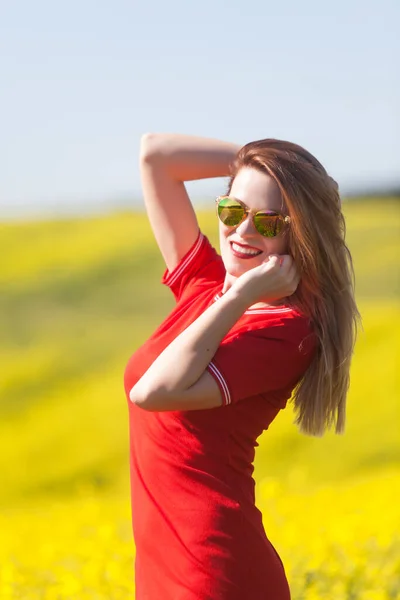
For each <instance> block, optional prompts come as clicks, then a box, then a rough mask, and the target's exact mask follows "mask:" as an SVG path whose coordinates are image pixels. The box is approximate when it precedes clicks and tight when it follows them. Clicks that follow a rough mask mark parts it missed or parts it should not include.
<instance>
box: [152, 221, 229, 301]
mask: <svg viewBox="0 0 400 600" xmlns="http://www.w3.org/2000/svg"><path fill="white" fill-rule="evenodd" d="M224 277H225V267H224V264H223V261H222V258H221V256H220V255H219V254H218V253H217V251H216V250H215V248H214V247H213V246H212V245H211V243H210V241H209V239H208V237H207V236H206V235H204V233H202V232H201V231H200V230H199V235H198V237H197V239H196V241H195V243H194V244H193V246H192V247H191V248H190V250H189V251H188V252H187V253H186V254H185V256H184V257H183V258H182V259H181V260H180V262H179V263H178V264H177V265H176V267H175V268H174V269H173V271H168V269H166V270H165V271H164V274H163V276H162V278H161V283H162V284H164V285H166V286H168V287H169V288H170V290H171V291H172V293H173V294H174V296H175V299H176V301H177V302H178V301H179V300H180V298H181V296H182V294H183V293H184V292H185V291H186V290H187V289H188V287H192V286H194V285H196V284H201V283H209V282H218V281H221V280H223V279H224Z"/></svg>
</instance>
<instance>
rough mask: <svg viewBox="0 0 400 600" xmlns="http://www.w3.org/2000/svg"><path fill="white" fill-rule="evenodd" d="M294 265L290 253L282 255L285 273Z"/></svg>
mask: <svg viewBox="0 0 400 600" xmlns="http://www.w3.org/2000/svg"><path fill="white" fill-rule="evenodd" d="M292 265H293V259H292V257H291V256H290V255H289V254H283V255H282V256H281V257H280V266H281V269H282V270H283V271H284V273H288V272H289V270H290V268H291V267H292Z"/></svg>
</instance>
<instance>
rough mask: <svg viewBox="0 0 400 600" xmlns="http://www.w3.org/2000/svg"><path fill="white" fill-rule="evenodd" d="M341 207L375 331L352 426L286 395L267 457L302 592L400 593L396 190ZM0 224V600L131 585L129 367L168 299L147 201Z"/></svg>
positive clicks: (284, 541) (366, 340)
mask: <svg viewBox="0 0 400 600" xmlns="http://www.w3.org/2000/svg"><path fill="white" fill-rule="evenodd" d="M378 210H379V214H380V215H384V216H385V219H382V218H379V219H378V217H377V214H378ZM344 211H345V214H346V219H347V227H348V245H349V247H350V250H351V251H352V254H353V258H354V265H355V270H356V278H357V286H356V292H357V299H358V303H359V308H360V311H361V314H362V317H363V327H364V330H363V331H362V332H360V336H359V339H358V342H357V346H356V351H355V356H354V361H353V367H352V379H351V388H350V393H349V396H348V410H347V425H346V432H345V434H344V435H342V436H340V435H335V434H334V433H333V432H328V433H327V434H326V435H325V436H324V437H323V438H313V437H310V436H304V435H301V434H299V432H298V430H297V428H296V426H295V425H293V420H294V415H293V413H292V409H291V407H290V405H288V408H287V409H286V410H285V411H283V412H282V413H281V414H280V415H278V417H277V419H276V421H275V422H274V423H273V424H272V426H271V428H270V430H269V431H268V432H266V433H265V434H264V435H263V436H262V437H261V438H260V440H259V442H260V447H259V448H258V454H257V457H256V465H255V475H256V480H257V502H258V505H259V507H260V509H261V510H262V512H263V516H264V524H265V528H266V531H267V535H268V536H269V538H270V539H271V541H272V542H273V544H274V546H275V547H276V548H277V550H278V551H279V553H280V555H281V557H282V560H283V562H284V564H285V568H286V572H287V575H288V579H289V582H290V585H291V590H292V597H293V600H319V599H333V600H358V599H362V600H389V599H390V600H394V599H400V532H399V523H400V509H399V508H398V507H397V506H396V503H397V505H398V498H399V495H400V462H399V458H400V408H399V384H400V381H399V372H400V369H399V364H400V363H399V358H400V357H399V339H400V281H399V268H398V259H399V256H400V202H399V200H396V199H392V200H391V199H379V198H377V199H375V200H374V201H372V200H359V201H352V202H351V203H345V205H344ZM198 216H199V222H200V226H201V228H202V230H203V231H204V232H205V233H206V234H207V235H208V236H209V237H210V239H211V241H212V242H213V243H214V245H216V246H217V247H218V238H217V223H216V222H215V220H214V216H213V214H212V213H205V212H201V213H199V215H198ZM0 233H1V235H0V251H1V256H2V269H1V271H0V357H1V363H2V368H1V378H0V415H1V420H0V440H1V442H0V444H1V453H0V470H1V474H2V477H1V487H0V504H1V507H2V510H1V515H0V528H1V529H0V530H1V537H2V543H1V544H0V598H1V599H2V600H3V599H4V600H7V599H14V598H22V599H23V600H36V599H37V600H39V599H40V600H42V599H45V600H64V599H71V598H77V599H78V600H80V599H82V600H84V599H96V600H103V599H104V600H119V599H126V598H133V594H134V584H133V557H134V552H135V549H134V545H133V538H132V533H131V526H130V506H129V498H130V496H129V455H128V421H127V416H128V414H127V407H126V400H125V396H124V392H123V372H124V368H125V365H126V362H127V360H128V358H129V356H130V355H131V354H132V353H133V351H134V350H135V349H136V348H137V347H138V346H139V345H140V344H141V343H143V342H144V340H145V339H146V338H147V337H148V336H149V335H150V334H151V333H152V331H153V330H154V329H155V328H156V327H157V326H158V324H159V323H160V322H161V321H162V320H163V318H164V317H165V316H166V315H167V313H168V311H169V310H170V309H171V308H172V306H173V302H174V300H173V297H172V294H171V292H170V291H169V290H168V289H167V288H166V287H165V286H162V285H161V284H160V279H161V276H162V273H163V270H164V264H163V261H162V258H161V256H160V254H159V251H158V248H157V247H156V244H155V241H154V239H153V237H152V234H151V231H150V228H149V225H148V222H147V218H146V216H145V215H143V214H134V213H128V212H126V213H118V214H114V215H109V216H101V217H92V218H85V219H70V220H63V221H54V222H50V221H48V222H39V223H38V222H32V223H18V224H10V223H9V224H6V223H3V224H0ZM396 498H397V501H396ZM244 600H247V599H244ZM249 600H250V599H249Z"/></svg>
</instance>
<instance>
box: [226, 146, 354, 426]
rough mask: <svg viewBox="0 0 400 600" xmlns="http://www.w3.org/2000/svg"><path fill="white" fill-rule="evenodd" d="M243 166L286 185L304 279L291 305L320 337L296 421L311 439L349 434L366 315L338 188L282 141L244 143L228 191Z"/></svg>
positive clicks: (292, 248) (293, 250)
mask: <svg viewBox="0 0 400 600" xmlns="http://www.w3.org/2000/svg"><path fill="white" fill-rule="evenodd" d="M242 167H251V168H254V169H257V170H259V171H261V172H264V173H267V174H268V175H270V176H271V177H273V178H274V179H275V181H276V183H277V184H278V186H279V188H280V191H281V194H282V197H283V199H284V201H285V203H286V206H287V210H288V214H289V215H290V217H291V224H290V227H289V230H288V246H289V249H288V252H289V254H291V256H292V257H293V259H294V261H295V263H296V266H297V268H298V269H299V272H300V274H301V281H300V284H299V286H298V288H297V290H296V293H295V294H293V295H292V296H291V297H290V302H292V303H293V305H294V306H296V307H297V308H298V309H299V310H300V311H301V312H302V313H303V314H305V315H306V316H307V317H308V318H309V319H310V320H311V322H312V325H313V328H314V331H315V334H316V336H317V340H318V344H317V350H316V354H315V357H314V359H313V361H312V363H311V365H310V366H309V368H308V369H307V371H306V373H305V374H304V376H303V377H302V379H301V380H300V382H299V383H298V385H297V386H296V388H295V390H294V392H293V396H292V398H293V404H294V410H295V413H296V420H295V424H296V425H298V427H299V430H300V432H302V433H305V434H308V435H314V436H322V435H323V434H324V433H325V429H326V428H328V429H329V428H331V426H332V424H335V433H343V432H344V428H345V420H346V397H347V391H348V387H349V383H350V363H351V358H352V354H353V350H354V344H355V340H356V335H357V326H358V322H359V319H360V314H359V312H358V309H357V305H356V302H355V299H354V269H353V262H352V258H351V254H350V252H349V249H348V248H347V246H346V243H345V234H346V225H345V220H344V216H343V213H342V210H341V200H340V195H339V189H338V185H337V183H336V182H335V181H334V180H333V179H332V178H331V177H330V176H329V175H328V173H327V172H326V170H325V168H324V167H323V166H322V165H321V163H320V162H319V161H318V160H317V159H316V158H315V157H314V156H313V155H312V154H310V153H309V152H308V151H307V150H305V149H304V148H302V147H301V146H298V145H297V144H293V143H291V142H286V141H282V140H276V139H265V140H259V141H255V142H250V143H249V144H246V145H245V146H243V148H241V149H240V150H239V152H238V154H237V157H236V160H235V161H234V163H233V165H232V168H231V179H230V182H229V186H228V193H230V190H231V186H232V183H233V180H234V178H235V176H236V174H237V173H238V171H239V170H240V169H241V168H242Z"/></svg>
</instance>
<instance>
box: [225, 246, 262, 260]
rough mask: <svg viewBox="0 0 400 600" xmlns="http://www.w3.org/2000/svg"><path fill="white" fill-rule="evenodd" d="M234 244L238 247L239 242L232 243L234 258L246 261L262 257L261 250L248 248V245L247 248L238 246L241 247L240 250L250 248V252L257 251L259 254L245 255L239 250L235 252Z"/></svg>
mask: <svg viewBox="0 0 400 600" xmlns="http://www.w3.org/2000/svg"><path fill="white" fill-rule="evenodd" d="M233 244H235V245H236V244H237V242H230V245H231V250H232V254H233V255H234V256H236V257H237V258H240V259H243V260H246V259H251V258H256V257H257V256H260V254H262V250H259V249H258V248H254V247H252V246H247V245H246V246H245V245H244V244H237V245H238V247H240V248H243V249H247V248H248V249H249V250H255V251H256V252H257V253H256V254H248V253H245V252H243V253H242V252H240V253H239V252H238V251H237V250H235V248H234V247H233Z"/></svg>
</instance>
